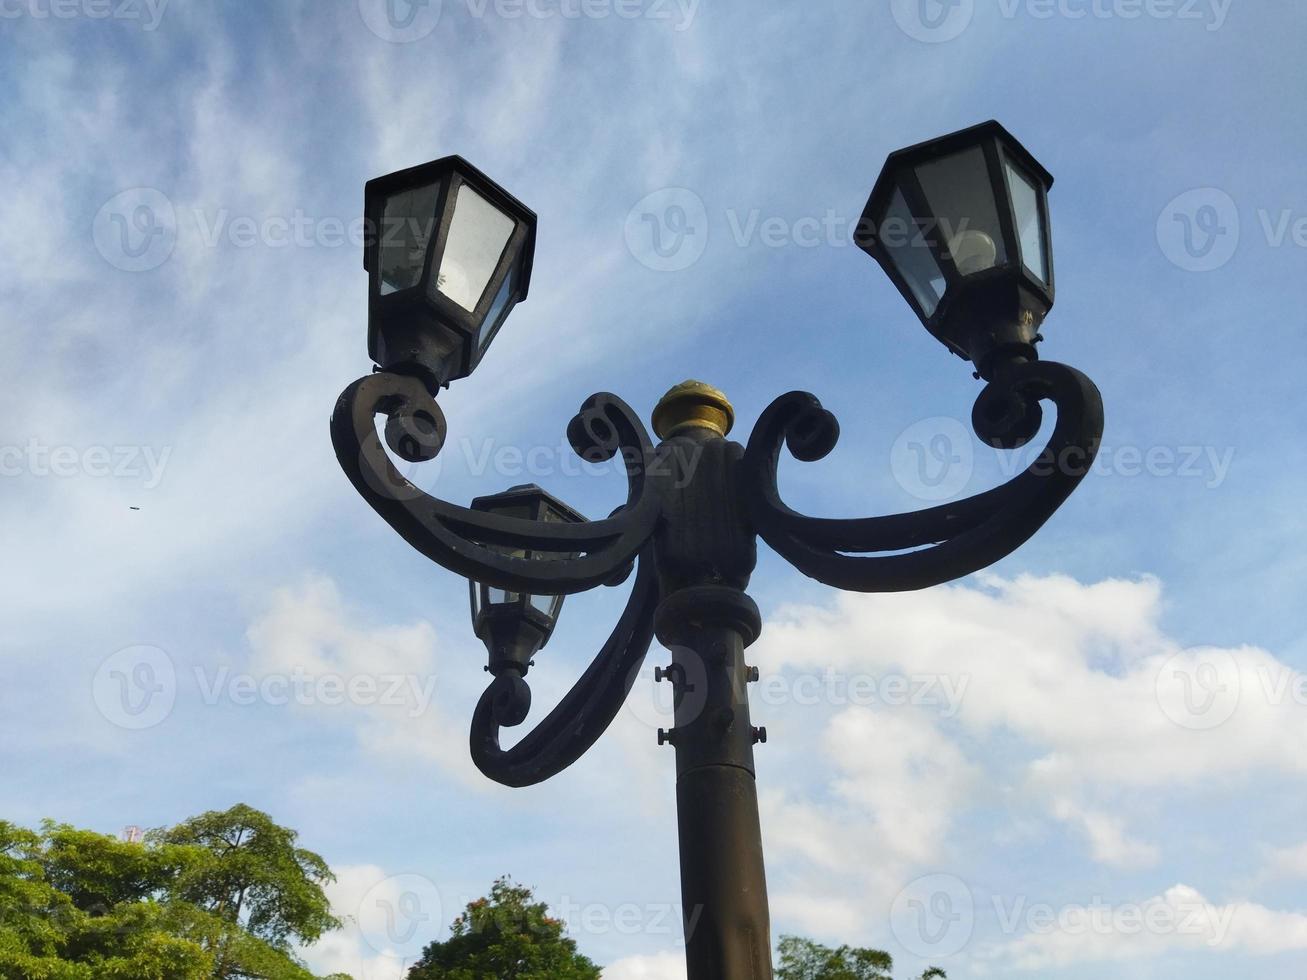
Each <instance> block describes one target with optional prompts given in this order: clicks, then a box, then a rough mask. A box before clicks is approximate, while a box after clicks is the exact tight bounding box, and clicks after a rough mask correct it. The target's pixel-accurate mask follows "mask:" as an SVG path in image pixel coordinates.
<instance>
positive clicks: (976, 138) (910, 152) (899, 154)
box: [877, 119, 1053, 187]
mask: <svg viewBox="0 0 1307 980" xmlns="http://www.w3.org/2000/svg"><path fill="white" fill-rule="evenodd" d="M995 138H997V139H998V140H1000V141H1001V142H1002V143H1003V144H1004V145H1005V146H1006V147H1007V148H1008V149H1009V150H1010V151H1011V153H1012V155H1013V156H1014V157H1016V158H1017V160H1018V161H1020V162H1021V163H1022V164H1023V165H1024V166H1025V167H1026V168H1027V169H1028V170H1029V171H1030V172H1031V174H1032V175H1033V176H1034V177H1036V178H1038V179H1039V180H1042V181H1043V182H1044V186H1045V187H1052V186H1053V175H1052V174H1051V173H1049V172H1048V170H1047V169H1046V168H1045V167H1044V165H1043V164H1042V163H1040V162H1039V161H1038V160H1036V159H1035V155H1034V154H1033V153H1031V152H1030V151H1029V150H1027V149H1026V148H1025V146H1024V145H1023V144H1022V143H1021V141H1020V140H1019V139H1017V138H1016V137H1015V136H1013V135H1012V133H1011V132H1010V131H1009V130H1008V129H1007V127H1005V126H1004V125H1003V124H1002V123H1000V122H999V121H998V120H997V119H990V120H989V121H987V122H983V123H979V124H977V125H975V126H968V127H967V128H966V129H959V130H958V131H957V132H956V133H948V134H946V135H944V136H936V137H935V138H934V139H929V140H924V141H923V142H921V143H914V144H913V145H912V146H905V147H903V148H902V149H899V150H895V151H894V152H893V153H891V154H890V155H889V156H888V157H887V158H886V160H885V166H884V168H883V169H882V170H881V174H880V178H878V179H877V183H878V184H879V183H880V181H881V180H883V179H884V178H885V177H887V176H888V175H890V174H892V173H893V172H894V171H895V170H898V169H899V168H900V167H902V166H903V165H904V164H905V163H907V164H913V163H919V162H922V161H925V160H932V159H936V158H938V157H944V156H948V155H949V154H950V153H952V152H953V151H954V150H961V149H964V148H966V147H968V146H974V145H975V144H976V143H979V142H980V141H981V140H984V139H995Z"/></svg>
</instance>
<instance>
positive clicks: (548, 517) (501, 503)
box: [468, 483, 586, 674]
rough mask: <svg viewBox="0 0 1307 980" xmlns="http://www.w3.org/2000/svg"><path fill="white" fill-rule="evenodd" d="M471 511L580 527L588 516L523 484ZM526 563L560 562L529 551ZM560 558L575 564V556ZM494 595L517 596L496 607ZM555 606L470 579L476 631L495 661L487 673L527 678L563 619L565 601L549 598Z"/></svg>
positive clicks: (480, 499) (530, 595) (477, 503)
mask: <svg viewBox="0 0 1307 980" xmlns="http://www.w3.org/2000/svg"><path fill="white" fill-rule="evenodd" d="M472 509H473V510H475V511H480V512H482V513H487V514H496V515H498V516H501V517H504V516H515V515H513V514H512V513H511V512H513V511H519V512H520V511H522V510H528V511H530V512H531V516H530V517H529V518H527V519H529V520H537V521H545V522H548V523H564V524H581V523H584V522H585V519H586V518H585V515H583V514H581V513H579V512H578V511H576V510H573V509H572V508H571V507H569V506H568V505H567V504H565V503H563V501H561V500H559V499H558V498H557V497H555V496H554V495H553V494H550V493H548V492H546V491H545V490H543V489H541V488H540V487H538V486H536V485H535V484H530V483H529V484H523V485H521V486H516V487H511V488H509V489H508V490H505V491H504V492H502V493H496V494H490V495H489V496H485V497H478V498H476V499H475V500H473V501H472ZM522 557H525V558H527V559H533V560H537V561H539V560H550V559H552V558H556V557H559V556H550V557H549V558H546V557H545V556H542V555H537V554H536V553H534V552H532V551H530V550H525V549H524V553H523V555H522ZM561 557H564V558H572V557H575V554H574V553H568V554H565V555H563V556H561ZM494 591H500V592H504V593H505V594H506V595H512V596H514V598H513V599H511V600H506V601H503V602H496V601H494V600H493V599H492V598H491V593H492V592H494ZM544 597H546V598H548V599H549V600H550V602H549V608H548V609H547V610H546V609H541V608H540V607H539V606H538V605H536V601H535V600H537V599H538V598H541V596H540V595H538V594H536V593H531V592H526V591H509V590H505V589H496V588H495V587H494V586H492V585H489V584H487V583H485V582H478V581H475V580H474V579H468V598H469V602H470V606H471V614H472V631H473V632H474V633H475V634H476V635H477V637H478V638H479V639H480V640H481V641H482V642H483V643H484V644H485V645H486V651H487V653H488V655H489V658H490V663H489V666H488V667H487V669H488V670H489V671H490V672H491V673H492V674H494V673H498V672H499V671H500V670H502V669H514V668H516V669H518V670H520V671H521V672H522V673H523V674H525V673H526V670H527V668H529V667H530V665H531V658H532V657H533V656H535V655H536V653H538V652H539V651H541V650H543V649H544V648H545V647H546V646H547V645H548V644H549V638H550V637H551V636H552V635H553V632H554V627H555V626H556V625H557V623H558V616H559V614H560V613H561V612H562V608H563V599H564V597H563V596H560V595H553V596H550V595H548V594H547V593H546V594H545V596H544Z"/></svg>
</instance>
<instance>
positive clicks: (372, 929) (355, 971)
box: [300, 864, 443, 980]
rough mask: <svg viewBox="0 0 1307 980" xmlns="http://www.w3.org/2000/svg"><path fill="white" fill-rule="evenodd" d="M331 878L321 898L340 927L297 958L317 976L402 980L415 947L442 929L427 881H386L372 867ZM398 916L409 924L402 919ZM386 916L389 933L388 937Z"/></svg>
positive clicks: (344, 869) (347, 868) (345, 869)
mask: <svg viewBox="0 0 1307 980" xmlns="http://www.w3.org/2000/svg"><path fill="white" fill-rule="evenodd" d="M335 872H336V880H335V881H334V882H332V883H331V884H329V885H327V886H326V893H327V898H328V900H330V902H331V910H332V914H333V915H335V916H336V917H337V918H340V919H341V920H343V926H342V928H340V929H338V930H336V931H334V932H330V933H328V934H327V935H325V936H323V937H322V938H321V939H320V940H319V941H318V942H316V943H314V944H313V945H312V946H309V947H305V948H303V949H301V950H300V955H301V956H302V957H303V958H304V961H305V962H306V963H308V965H309V966H310V968H311V969H313V971H314V972H315V973H316V974H318V975H320V976H322V975H328V974H331V973H347V974H349V975H350V976H351V977H353V978H354V980H403V978H404V977H405V976H407V975H408V970H409V967H411V966H412V965H413V963H414V961H415V960H416V958H417V956H418V955H420V953H421V947H422V946H423V945H424V944H425V943H427V942H430V941H432V940H434V939H437V938H438V934H439V931H440V929H441V926H442V925H443V923H442V921H441V917H442V915H443V909H442V908H441V903H440V901H439V891H438V888H437V886H436V885H435V883H434V882H431V880H430V879H429V878H423V877H422V876H415V875H391V874H388V873H387V872H386V871H385V870H384V869H383V868H380V867H377V866H376V865H372V864H355V865H343V866H341V867H339V868H337V869H335ZM406 894H407V895H408V896H410V898H408V899H406V898H405V895H406ZM415 898H416V900H415ZM404 910H408V911H407V914H408V915H409V921H404V920H403V918H402V917H403V916H404V915H405V914H406V913H405V911H404ZM387 913H390V914H391V916H392V919H391V920H390V924H391V925H392V926H394V927H395V928H392V929H391V930H390V933H389V934H388V931H387V919H386V915H387ZM396 928H397V929H399V930H402V931H398V932H397V931H395V929H396ZM419 930H420V931H419ZM396 940H399V941H396Z"/></svg>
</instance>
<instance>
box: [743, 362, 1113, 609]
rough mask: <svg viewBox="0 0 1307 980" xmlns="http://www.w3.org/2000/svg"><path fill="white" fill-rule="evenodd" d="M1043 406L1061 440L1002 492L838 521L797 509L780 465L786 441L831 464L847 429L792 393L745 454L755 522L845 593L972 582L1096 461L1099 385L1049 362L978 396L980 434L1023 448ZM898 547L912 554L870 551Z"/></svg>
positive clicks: (1023, 365) (1004, 374)
mask: <svg viewBox="0 0 1307 980" xmlns="http://www.w3.org/2000/svg"><path fill="white" fill-rule="evenodd" d="M1041 399H1048V400H1050V401H1052V402H1053V403H1054V404H1055V405H1056V406H1057V424H1056V426H1055V427H1054V431H1053V434H1052V437H1051V438H1050V440H1049V443H1048V445H1047V446H1046V447H1045V448H1044V450H1043V452H1042V453H1041V454H1040V455H1039V458H1038V459H1036V461H1035V462H1034V463H1032V464H1031V465H1030V467H1029V468H1027V469H1026V470H1025V472H1023V473H1021V474H1020V475H1018V476H1016V477H1015V478H1013V479H1012V480H1010V481H1009V482H1008V483H1006V484H1004V485H1003V486H1000V487H996V488H994V489H993V490H988V491H986V492H984V493H981V494H978V495H976V496H974V497H970V498H968V499H966V500H961V501H958V502H956V503H949V504H944V505H942V506H939V507H931V508H929V509H926V510H920V511H915V512H912V513H907V514H897V515H894V516H890V517H873V518H864V519H861V520H832V519H822V518H814V517H806V516H804V515H802V514H799V513H797V512H795V511H793V510H791V509H790V508H789V507H787V506H786V505H785V503H784V501H782V500H781V497H780V492H779V490H778V489H777V486H776V469H777V465H778V463H779V460H780V450H781V444H782V443H785V444H786V445H787V446H788V447H789V449H790V451H791V453H793V454H794V455H795V456H796V457H797V458H799V459H803V460H808V461H810V460H817V459H821V458H822V457H824V456H825V455H826V454H827V453H829V452H830V451H831V449H832V448H834V446H835V442H836V440H837V439H838V437H839V425H838V423H837V422H836V421H835V417H834V416H833V415H831V413H830V412H828V411H826V409H824V408H822V406H821V403H820V402H819V401H818V400H817V399H816V398H815V397H814V396H813V395H810V394H808V393H807V392H802V391H792V392H790V393H789V394H787V395H782V396H781V397H780V398H778V399H776V400H775V401H774V402H772V404H771V405H770V406H769V407H768V408H767V410H766V411H765V412H763V414H762V416H761V418H759V420H758V424H757V426H755V428H754V430H753V434H752V435H751V436H750V438H749V445H748V448H747V450H746V452H745V466H746V467H747V468H748V469H749V471H750V478H749V481H748V482H749V486H750V500H749V510H750V516H751V518H752V520H753V523H754V526H755V528H756V529H757V531H758V534H759V536H760V537H762V539H763V540H764V541H766V542H767V543H768V544H769V545H770V546H771V547H772V548H773V549H774V550H775V551H776V552H777V553H779V554H780V555H782V556H783V557H784V558H786V559H787V560H788V561H789V562H790V563H791V564H792V565H794V566H795V567H796V568H798V569H799V570H800V571H802V572H803V573H804V574H806V575H809V576H811V577H812V578H815V579H817V580H818V581H821V582H825V583H826V584H827V585H833V586H835V587H836V588H839V589H846V590H851V591H855V592H905V591H910V590H914V589H924V588H927V587H929V586H932V585H938V584H940V583H942V582H948V581H952V580H953V579H956V578H959V577H961V576H963V575H969V574H971V573H972V572H975V571H978V570H979V569H981V568H984V567H985V566H987V565H991V564H993V563H994V562H996V561H998V560H999V559H1001V558H1003V557H1005V556H1006V555H1008V554H1010V553H1011V552H1012V551H1013V550H1015V549H1016V548H1017V547H1019V546H1020V545H1021V544H1023V543H1024V542H1025V541H1026V540H1027V539H1028V538H1029V537H1030V536H1031V535H1033V534H1034V533H1035V532H1036V531H1037V530H1039V528H1040V527H1041V526H1043V524H1044V523H1045V522H1046V521H1047V520H1048V519H1049V517H1051V516H1052V514H1053V512H1054V511H1055V510H1057V508H1058V507H1059V506H1061V504H1062V502H1063V501H1064V500H1066V498H1067V497H1068V496H1070V494H1071V492H1072V491H1073V490H1074V489H1075V488H1076V486H1077V485H1078V484H1079V482H1080V481H1081V480H1082V479H1083V478H1084V476H1085V474H1086V473H1088V472H1089V468H1090V465H1091V464H1092V463H1093V460H1094V457H1095V455H1096V454H1097V451H1098V441H1099V439H1100V437H1101V436H1102V433H1103V402H1102V397H1101V396H1100V395H1099V392H1098V389H1097V388H1096V387H1095V386H1094V383H1093V382H1092V381H1090V380H1089V378H1087V377H1086V376H1085V375H1083V374H1081V373H1080V372H1079V371H1077V370H1075V369H1074V368H1071V367H1067V366H1066V365H1064V364H1057V363H1054V362H1050V361H1035V362H1019V363H1015V364H1011V365H1008V366H1006V368H1005V369H1004V370H1002V371H1001V372H1000V373H999V374H998V376H996V377H995V379H994V381H992V382H990V384H989V385H987V386H986V388H985V389H984V390H983V391H982V392H981V394H980V397H979V398H978V399H977V401H976V407H975V410H974V411H973V413H972V425H973V427H974V428H975V430H976V434H977V435H978V436H980V438H981V439H983V440H985V441H986V442H988V443H989V444H990V445H993V446H995V447H997V448H1003V449H1015V448H1018V447H1019V446H1021V445H1023V444H1024V443H1025V442H1026V441H1027V440H1028V439H1029V438H1031V437H1032V436H1033V435H1034V434H1035V433H1036V432H1037V431H1038V429H1039V423H1040V419H1041V410H1040V407H1039V401H1040V400H1041ZM927 546H929V547H927ZM912 548H918V549H921V550H917V551H908V550H907V549H912ZM898 551H903V552H906V553H904V554H881V555H875V554H869V553H871V552H898ZM850 553H851V554H850Z"/></svg>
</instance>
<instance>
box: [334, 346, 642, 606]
mask: <svg viewBox="0 0 1307 980" xmlns="http://www.w3.org/2000/svg"><path fill="white" fill-rule="evenodd" d="M377 413H384V414H385V415H386V417H387V421H386V441H387V443H389V444H390V446H391V448H393V449H394V450H395V451H396V452H397V453H399V454H400V455H401V456H403V457H404V458H405V459H408V460H411V461H413V462H418V461H424V460H430V459H434V458H435V457H436V455H437V454H438V453H439V452H440V450H441V447H442V446H443V445H444V441H445V433H446V423H445V417H444V413H442V412H441V410H440V406H439V405H437V404H436V401H435V399H433V398H432V397H431V396H430V394H429V393H428V392H427V390H426V387H425V386H424V385H423V383H422V382H421V381H419V380H418V379H416V378H410V377H406V376H403V375H397V374H390V373H386V372H379V373H376V374H372V375H369V376H368V377H365V378H360V379H359V380H358V381H355V382H354V383H353V384H352V385H350V386H349V387H348V388H346V389H345V391H344V392H343V393H342V394H341V396H340V399H339V400H338V401H337V403H336V409H335V411H334V412H333V413H332V416H331V439H332V443H333V445H334V446H335V449H336V458H337V460H339V462H340V466H341V469H343V470H344V471H345V474H346V475H347V476H348V477H349V479H350V482H351V483H353V484H354V488H355V489H356V490H357V491H358V492H359V495H360V496H362V497H363V499H364V500H366V501H367V502H368V503H369V504H370V505H371V507H372V509H373V510H375V511H376V512H377V513H378V514H380V515H381V516H382V517H383V518H384V519H385V520H386V522H387V523H388V524H389V525H390V526H391V527H393V528H394V529H395V530H396V531H398V532H399V534H400V535H401V536H402V537H403V538H404V540H406V541H407V542H408V543H409V544H410V545H412V546H413V547H414V548H416V549H417V550H418V551H420V552H421V553H422V554H424V555H426V556H427V557H428V558H430V559H431V560H432V561H434V562H436V563H437V564H440V565H443V566H444V567H446V568H448V569H450V570H451V571H453V572H456V573H458V574H460V575H464V576H466V577H467V578H471V579H475V580H476V581H478V582H485V583H487V584H489V585H493V586H496V587H498V588H503V589H510V590H515V591H522V592H533V593H538V594H546V595H570V594H572V593H575V592H584V591H585V590H587V589H592V588H594V587H595V586H597V585H602V584H604V583H605V582H608V581H611V580H612V579H613V578H614V576H615V575H618V574H619V573H620V572H621V570H622V569H623V568H625V567H626V566H628V565H629V564H630V562H631V560H632V559H633V558H634V557H635V555H636V553H637V552H638V551H639V550H640V548H641V546H642V545H643V544H644V542H645V541H646V540H647V539H648V537H649V535H650V534H651V533H652V531H653V527H654V523H655V521H656V520H657V517H658V501H657V497H656V495H655V494H653V493H647V492H645V464H646V461H647V460H648V459H649V457H650V454H651V453H652V451H653V450H652V447H651V445H650V442H649V437H648V435H647V434H646V433H645V431H644V427H643V426H642V425H641V423H640V420H639V418H638V417H637V416H636V415H635V413H634V412H633V411H632V410H631V409H630V407H629V406H627V405H626V403H625V402H623V401H622V400H621V399H619V398H617V397H616V396H614V395H609V394H598V395H592V396H591V397H590V398H588V399H587V400H586V402H585V403H584V404H583V405H582V406H581V410H580V412H578V414H577V415H576V416H575V417H574V418H573V419H572V422H571V424H570V425H569V426H568V438H569V440H570V442H571V444H572V447H573V449H575V450H576V452H577V453H578V454H579V455H580V456H582V457H583V458H584V459H587V460H589V461H591V462H600V461H604V460H608V459H611V458H613V457H614V456H616V455H618V454H619V453H620V454H621V456H622V462H623V465H624V466H625V468H626V473H627V483H628V489H627V502H626V505H625V506H624V507H622V508H621V509H620V511H619V512H618V513H616V514H614V516H612V517H609V518H607V519H605V520H601V521H590V522H587V523H584V524H566V523H561V522H556V523H551V522H544V521H530V520H522V519H519V518H510V517H502V516H497V515H493V514H486V513H481V512H479V511H474V510H470V509H469V508H467V507H459V506H456V505H454V504H450V503H446V502H445V501H443V500H440V499H438V498H436V497H432V496H430V495H428V494H427V493H425V492H424V491H422V490H421V489H419V488H418V487H416V486H415V485H414V484H412V483H411V482H409V481H408V480H407V479H405V478H404V477H403V476H402V475H401V474H400V473H399V471H398V470H397V469H396V468H395V466H394V464H393V463H392V462H391V460H390V458H389V457H388V456H387V455H386V452H385V450H384V449H383V448H382V446H381V440H380V439H379V438H378V437H377V431H376V423H375V421H374V418H375V416H376V415H377ZM496 546H497V547H498V548H501V549H503V548H507V549H521V548H530V549H535V550H537V551H552V552H556V553H558V554H559V555H573V554H579V555H580V557H575V558H573V557H568V558H561V559H560V560H557V561H533V560H530V559H525V558H517V557H512V556H510V555H508V554H505V553H503V551H502V550H496Z"/></svg>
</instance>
